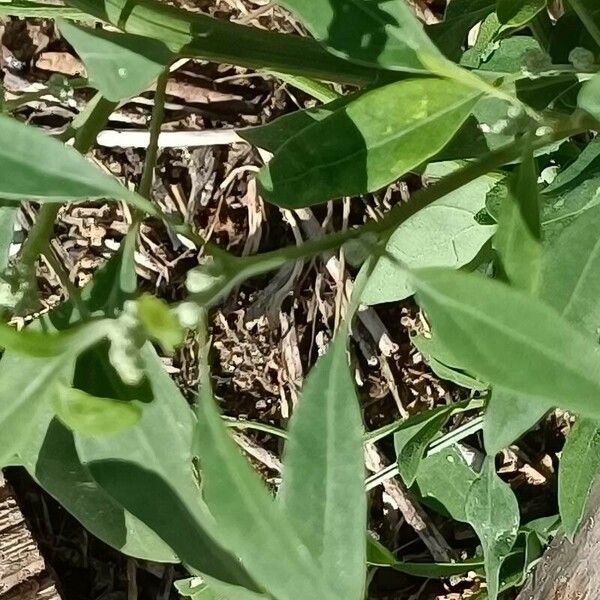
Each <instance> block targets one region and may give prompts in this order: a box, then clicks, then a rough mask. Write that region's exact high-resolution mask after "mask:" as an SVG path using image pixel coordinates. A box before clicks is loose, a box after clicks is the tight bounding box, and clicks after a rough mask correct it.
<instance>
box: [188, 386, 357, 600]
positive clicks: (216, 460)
mask: <svg viewBox="0 0 600 600" xmlns="http://www.w3.org/2000/svg"><path fill="white" fill-rule="evenodd" d="M197 414H198V424H197V431H196V446H197V448H198V451H199V452H198V454H199V459H200V470H201V477H202V489H203V492H204V497H205V500H206V503H207V504H208V506H209V508H210V511H211V514H212V515H213V517H214V519H215V521H216V525H217V527H218V531H219V534H220V536H221V537H222V539H223V540H224V541H225V543H226V545H227V546H228V547H230V548H232V549H234V548H235V551H236V552H237V553H238V554H239V556H240V558H241V560H242V562H243V564H244V565H245V566H246V568H247V569H248V571H249V573H250V574H251V575H252V577H253V578H254V579H255V580H256V582H257V583H258V584H259V585H261V586H262V587H263V588H264V589H265V590H266V591H268V592H269V593H270V594H272V595H273V596H275V597H276V598H278V599H280V600H296V599H297V598H299V597H302V598H322V599H324V600H326V599H331V600H332V599H336V600H339V598H340V597H339V596H338V595H337V594H336V593H334V591H333V590H332V589H331V588H330V587H329V585H328V582H326V580H325V576H324V574H323V572H322V571H321V569H320V568H319V566H318V565H317V563H316V562H315V561H316V557H315V558H313V556H312V554H311V551H310V550H309V549H308V548H307V547H306V545H305V544H304V543H303V542H302V540H301V538H300V537H299V535H298V533H296V531H295V528H294V526H293V525H292V523H291V522H290V521H289V518H288V517H287V515H286V514H285V513H284V512H283V511H282V510H281V508H280V507H279V505H278V504H277V503H276V502H275V500H274V499H273V498H272V497H271V496H270V494H269V492H268V491H267V489H266V488H265V486H264V484H263V482H262V481H261V479H260V477H259V476H258V475H257V474H256V473H255V472H254V471H253V470H252V468H251V467H250V465H249V464H248V463H247V461H246V460H245V458H243V456H242V455H241V454H240V452H239V450H238V449H237V448H236V447H235V444H234V442H233V440H232V439H231V438H230V437H229V434H228V432H227V429H226V427H225V425H224V424H223V422H222V420H221V418H220V417H219V414H218V412H217V409H216V406H215V404H214V400H213V398H212V392H211V390H210V384H209V381H208V378H207V377H206V376H205V377H204V379H203V384H202V386H201V392H200V398H199V402H198V407H197ZM362 543H363V544H364V530H363V539H362ZM257 549H260V551H257Z"/></svg>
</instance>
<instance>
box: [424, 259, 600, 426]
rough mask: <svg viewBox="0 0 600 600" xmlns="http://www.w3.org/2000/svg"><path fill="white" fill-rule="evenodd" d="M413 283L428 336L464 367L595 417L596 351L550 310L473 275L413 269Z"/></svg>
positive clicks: (599, 362) (599, 410) (598, 410)
mask: <svg viewBox="0 0 600 600" xmlns="http://www.w3.org/2000/svg"><path fill="white" fill-rule="evenodd" d="M415 285H416V286H417V289H418V297H419V301H420V303H421V305H422V306H423V307H424V308H425V309H426V311H427V314H428V315H429V318H430V319H431V322H432V326H433V332H434V335H439V336H440V339H441V342H442V344H444V345H447V346H448V347H449V348H450V349H451V351H452V354H453V355H454V356H456V358H457V360H459V361H460V362H461V364H464V365H465V368H466V369H469V370H470V371H472V372H473V373H475V374H476V375H478V376H479V377H481V378H483V379H484V380H485V381H489V382H490V383H492V384H493V385H499V386H502V387H504V388H506V389H508V390H511V391H513V392H516V393H519V394H523V395H525V396H529V397H531V398H532V399H534V400H537V401H540V402H544V403H547V404H550V405H554V406H560V407H563V408H566V409H571V410H574V411H576V412H582V413H584V414H586V415H589V416H598V415H600V403H599V400H598V398H599V393H600V372H599V366H600V353H599V352H598V350H599V349H598V347H597V346H596V345H595V344H594V342H593V340H592V339H590V338H587V337H585V336H584V335H583V334H581V333H580V332H579V330H578V329H576V328H575V327H573V326H571V325H570V324H569V323H568V322H566V321H565V320H564V319H563V318H562V317H561V316H560V315H559V314H558V313H557V312H556V311H555V310H553V309H551V308H549V307H547V305H545V304H543V303H542V302H540V301H538V300H535V299H534V298H532V297H530V296H528V295H526V294H524V293H522V292H519V291H516V290H513V289H511V288H509V287H508V286H507V285H505V284H502V283H499V282H497V281H492V280H490V279H487V278H485V277H481V276H479V275H474V274H467V273H460V272H455V271H448V270H444V269H428V270H423V271H417V272H416V273H415ZM524 365H526V367H525V368H524Z"/></svg>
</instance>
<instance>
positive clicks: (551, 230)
mask: <svg viewBox="0 0 600 600" xmlns="http://www.w3.org/2000/svg"><path fill="white" fill-rule="evenodd" d="M599 189H600V176H598V175H594V176H592V175H591V174H590V176H589V177H587V178H585V179H583V180H582V181H581V182H580V183H579V182H576V181H573V183H572V184H567V185H565V186H563V187H561V188H559V189H558V190H557V191H556V192H553V193H548V194H543V195H542V201H543V204H542V227H543V231H544V245H546V246H550V245H551V244H552V243H553V241H554V240H555V239H556V238H557V237H558V236H559V235H560V233H561V232H562V231H563V230H564V229H565V228H566V227H568V226H569V225H570V224H571V223H573V222H574V221H575V220H576V219H577V218H579V216H580V215H583V214H584V213H585V212H587V211H588V210H590V209H592V208H594V207H595V206H598V204H599V203H600V194H598V190H599Z"/></svg>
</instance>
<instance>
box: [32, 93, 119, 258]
mask: <svg viewBox="0 0 600 600" xmlns="http://www.w3.org/2000/svg"><path fill="white" fill-rule="evenodd" d="M115 106H116V103H114V102H109V101H108V100H106V99H104V98H103V97H102V96H101V95H100V94H96V96H95V97H94V98H92V100H91V101H90V103H89V104H88V106H87V107H86V109H85V110H84V111H82V113H81V114H80V115H79V116H78V117H77V118H76V119H75V121H74V122H73V124H72V126H71V129H70V131H71V135H72V134H73V133H74V134H75V140H74V143H73V147H74V148H75V149H76V150H77V151H79V152H81V153H82V154H86V153H87V152H88V151H89V150H90V148H91V147H92V146H93V144H94V142H95V141H96V137H97V135H98V133H99V132H100V131H101V130H102V128H103V127H104V124H105V123H106V120H107V119H108V117H109V116H110V114H111V113H112V111H113V110H114V108H115ZM60 207H61V205H60V204H58V203H56V204H55V203H47V204H43V205H42V207H41V208H40V210H39V211H38V215H37V218H36V220H35V223H34V224H33V227H32V228H31V231H30V232H29V235H28V236H27V239H26V240H25V242H24V244H23V249H22V250H21V264H22V265H23V267H24V268H25V269H33V266H34V264H35V261H36V260H37V258H38V256H39V255H40V254H45V253H46V250H47V249H48V246H49V242H50V238H51V236H52V233H53V231H54V222H55V221H56V218H57V216H58V213H59V211H60Z"/></svg>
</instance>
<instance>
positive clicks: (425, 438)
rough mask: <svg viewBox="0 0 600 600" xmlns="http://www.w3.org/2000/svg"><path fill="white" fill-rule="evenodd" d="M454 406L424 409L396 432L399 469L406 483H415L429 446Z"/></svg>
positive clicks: (395, 440)
mask: <svg viewBox="0 0 600 600" xmlns="http://www.w3.org/2000/svg"><path fill="white" fill-rule="evenodd" d="M452 411H453V407H452V406H445V407H442V408H438V409H434V410H430V411H424V412H422V413H420V414H418V415H415V416H414V417H411V418H409V419H407V420H406V422H405V423H403V424H402V426H401V427H400V428H399V429H398V431H396V433H395V434H394V448H395V450H396V455H397V460H398V470H399V471H400V475H401V476H402V479H403V480H404V483H406V485H408V486H410V485H412V484H413V483H414V481H415V478H416V476H417V471H418V469H419V466H420V464H421V461H422V460H423V457H424V456H425V451H426V450H427V447H428V446H429V444H430V443H431V441H432V440H434V439H435V438H436V437H437V436H438V435H439V432H440V429H441V428H442V427H443V426H444V424H445V423H446V421H447V420H448V418H449V417H450V415H451V414H452Z"/></svg>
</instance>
